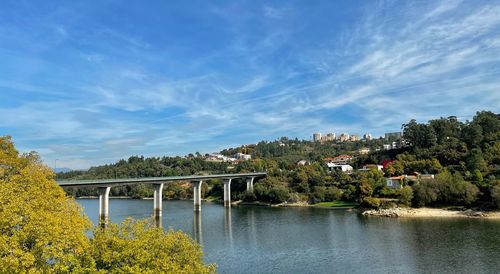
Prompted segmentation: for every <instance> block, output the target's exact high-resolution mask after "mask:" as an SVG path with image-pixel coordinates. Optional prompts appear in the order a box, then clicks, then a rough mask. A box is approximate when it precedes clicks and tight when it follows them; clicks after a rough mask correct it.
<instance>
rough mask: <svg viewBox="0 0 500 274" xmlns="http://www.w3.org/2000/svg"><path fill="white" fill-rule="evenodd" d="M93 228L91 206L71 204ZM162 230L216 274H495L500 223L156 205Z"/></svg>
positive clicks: (137, 206) (118, 207)
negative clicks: (189, 243)
mask: <svg viewBox="0 0 500 274" xmlns="http://www.w3.org/2000/svg"><path fill="white" fill-rule="evenodd" d="M77 201H78V202H79V203H80V204H81V205H83V207H84V210H85V213H86V214H87V215H88V216H89V217H90V219H91V220H92V222H94V224H95V223H96V222H97V215H98V200H97V199H79V200H77ZM152 209H153V201H151V200H130V199H111V200H110V219H111V221H112V222H120V221H122V220H123V219H125V218H126V217H128V216H130V217H133V218H146V217H149V216H150V215H151V212H152ZM163 226H164V227H165V229H168V228H173V229H175V230H182V231H184V232H186V233H188V234H190V235H191V236H193V237H194V238H196V239H197V240H198V241H199V242H200V243H201V244H202V245H203V251H204V255H205V261H206V262H209V263H216V264H217V266H218V268H217V270H218V272H219V273H500V220H487V219H474V218H457V219H453V218H446V219H439V218H416V219H411V218H383V217H369V216H359V215H358V214H356V213H355V212H353V211H348V210H338V209H323V208H308V207H298V208H269V207H258V206H234V207H232V208H231V209H230V210H226V209H224V207H222V206H221V205H219V204H214V203H203V205H202V212H201V214H199V215H198V214H194V213H193V204H192V202H190V201H164V204H163Z"/></svg>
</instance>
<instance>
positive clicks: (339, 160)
mask: <svg viewBox="0 0 500 274" xmlns="http://www.w3.org/2000/svg"><path fill="white" fill-rule="evenodd" d="M352 158H353V157H352V156H351V155H346V154H342V155H339V156H336V157H327V158H324V159H323V161H325V162H327V163H332V164H337V165H345V164H348V163H349V162H350V161H351V160H352Z"/></svg>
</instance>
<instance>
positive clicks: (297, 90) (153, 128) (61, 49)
mask: <svg viewBox="0 0 500 274" xmlns="http://www.w3.org/2000/svg"><path fill="white" fill-rule="evenodd" d="M479 110H490V111H494V112H499V111H500V1H434V0H432V1H430V0H429V1H347V0H346V1H329V0H328V1H108V0H99V1H2V7H1V8H0V135H11V136H12V138H13V140H14V142H15V144H16V146H17V148H18V149H19V150H20V151H23V152H27V151H31V150H35V151H37V152H39V154H40V155H41V157H42V159H43V160H44V162H45V163H46V164H47V165H49V166H51V167H52V166H54V165H55V164H56V159H57V166H58V167H68V168H71V169H85V168H88V167H90V166H95V165H100V164H106V163H113V162H116V161H117V160H119V159H122V158H124V159H126V158H128V157H129V156H132V155H144V156H164V155H168V156H174V155H180V156H182V155H186V154H188V153H194V152H197V151H198V152H200V153H210V152H215V151H220V150H221V149H224V148H227V147H236V146H239V145H242V144H251V143H257V142H259V141H261V140H274V139H276V138H279V137H281V136H287V137H290V138H296V137H297V138H299V139H306V140H309V139H311V135H312V133H314V132H323V133H327V132H335V133H337V134H340V133H342V132H347V133H351V134H359V135H362V134H364V133H366V132H369V133H371V134H372V135H374V136H379V135H383V134H384V133H385V132H393V131H399V130H400V129H401V125H402V124H403V123H406V122H408V121H409V120H410V119H413V118H415V119H417V121H419V122H426V121H428V120H430V119H433V118H439V117H447V116H450V115H456V116H458V117H459V119H461V120H463V121H465V120H467V119H469V120H470V119H471V118H472V117H473V116H474V114H475V112H476V111H479Z"/></svg>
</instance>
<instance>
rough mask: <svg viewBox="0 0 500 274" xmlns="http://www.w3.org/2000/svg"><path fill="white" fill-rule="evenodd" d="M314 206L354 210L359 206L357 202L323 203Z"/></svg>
mask: <svg viewBox="0 0 500 274" xmlns="http://www.w3.org/2000/svg"><path fill="white" fill-rule="evenodd" d="M314 205H315V206H324V207H335V208H354V207H356V206H358V205H359V204H358V203H355V202H344V201H334V202H322V203H317V204H314Z"/></svg>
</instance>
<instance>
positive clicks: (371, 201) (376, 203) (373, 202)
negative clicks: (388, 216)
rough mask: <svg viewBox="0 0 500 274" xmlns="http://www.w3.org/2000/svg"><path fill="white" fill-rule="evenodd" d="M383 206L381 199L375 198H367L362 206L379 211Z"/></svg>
mask: <svg viewBox="0 0 500 274" xmlns="http://www.w3.org/2000/svg"><path fill="white" fill-rule="evenodd" d="M380 205H381V201H380V199H379V198H373V197H365V198H364V199H363V201H361V206H362V207H366V208H375V209H379V208H380Z"/></svg>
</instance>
